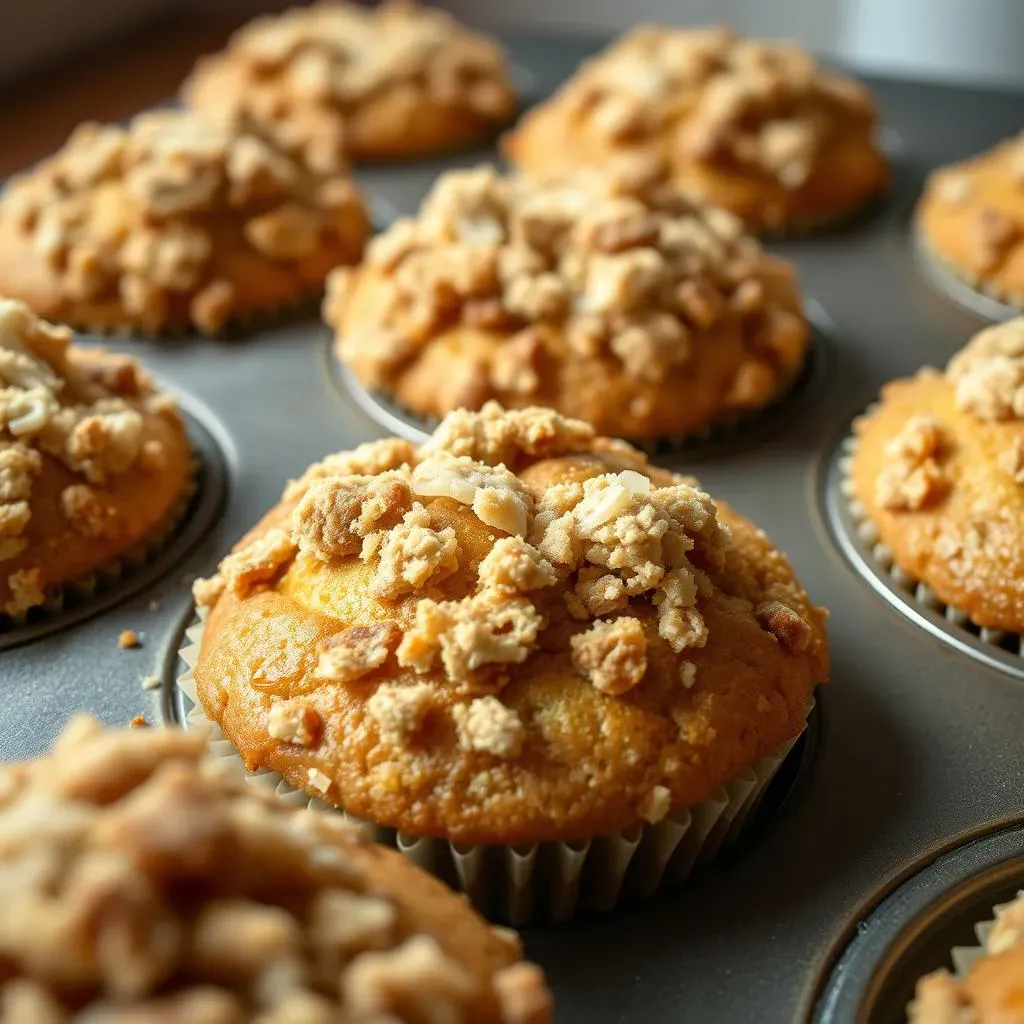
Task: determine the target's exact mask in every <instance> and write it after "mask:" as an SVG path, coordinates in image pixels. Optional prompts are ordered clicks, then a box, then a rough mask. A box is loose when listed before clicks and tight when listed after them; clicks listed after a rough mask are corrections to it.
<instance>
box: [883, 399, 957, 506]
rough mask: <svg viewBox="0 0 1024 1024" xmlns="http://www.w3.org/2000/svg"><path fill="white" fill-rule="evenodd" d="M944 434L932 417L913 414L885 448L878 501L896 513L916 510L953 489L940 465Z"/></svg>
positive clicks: (933, 502)
mask: <svg viewBox="0 0 1024 1024" xmlns="http://www.w3.org/2000/svg"><path fill="white" fill-rule="evenodd" d="M943 442H944V433H943V430H942V426H941V424H940V423H939V422H938V420H936V419H935V418H934V417H932V416H912V417H911V418H910V419H909V420H907V422H906V424H905V426H904V427H903V429H902V430H901V431H900V433H899V434H897V435H896V437H894V438H893V439H892V440H891V441H890V442H889V443H888V444H887V445H886V447H885V451H884V462H883V464H882V469H881V471H880V472H879V474H878V478H877V479H876V480H875V500H876V501H877V502H878V504H879V505H881V506H882V508H885V509H888V510H889V511H892V512H899V511H907V510H910V511H916V510H919V509H923V508H927V507H928V506H929V505H932V504H935V503H936V502H937V501H939V500H940V499H941V498H942V497H944V496H945V494H946V492H947V491H948V490H949V485H950V481H949V477H948V476H947V475H946V472H945V470H944V469H943V468H942V466H941V465H940V461H941V459H942V446H943Z"/></svg>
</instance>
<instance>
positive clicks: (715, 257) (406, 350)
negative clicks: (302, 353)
mask: <svg viewBox="0 0 1024 1024" xmlns="http://www.w3.org/2000/svg"><path fill="white" fill-rule="evenodd" d="M776 262H777V261H775V260H774V259H773V258H772V257H770V256H769V255H767V254H766V253H765V252H764V251H763V250H762V248H761V247H760V245H759V244H758V243H757V241H755V240H754V239H753V238H752V237H750V236H749V235H747V234H746V232H745V231H744V229H743V226H742V224H741V222H740V221H739V220H737V219H736V218H735V217H733V216H732V215H731V214H728V213H726V212H724V211H722V210H718V209H715V208H712V207H708V206H704V205H701V204H698V203H695V202H692V201H690V200H687V199H685V198H683V197H682V196H680V195H679V193H678V192H677V191H676V190H673V189H672V188H671V187H670V186H669V185H668V184H666V183H665V182H664V181H663V179H662V178H661V177H660V174H659V173H658V172H657V170H656V169H654V168H652V167H651V166H650V164H649V163H647V162H646V161H644V162H632V161H630V162H628V163H622V164H618V165H616V166H614V167H609V168H606V169H605V172H604V173H600V174H598V173H587V172H584V173H581V174H579V175H578V176H575V177H573V178H571V179H566V180H556V181H538V180H535V179H530V178H525V177H502V176H500V175H499V174H497V173H496V172H495V171H494V170H493V169H492V168H490V167H481V168H477V169H475V170H469V171H452V172H449V173H447V174H444V175H442V176H441V177H440V178H439V179H438V181H437V183H436V184H435V185H434V188H433V189H432V190H431V192H430V194H429V195H428V196H427V198H426V199H425V200H424V202H423V205H422V208H421V210H420V213H419V215H418V216H417V217H416V218H413V219H403V220H400V221H398V222H397V223H395V224H394V225H393V226H392V227H391V228H390V229H389V230H388V231H386V232H385V233H384V234H382V235H380V236H378V237H377V238H376V239H374V241H373V242H372V243H371V245H370V246H369V247H368V249H367V253H366V257H365V260H364V263H363V264H362V265H361V267H360V268H358V269H356V270H353V271H347V270H345V269H343V268H342V269H339V270H338V271H336V272H334V273H333V274H332V275H331V277H330V279H329V281H328V294H327V298H326V299H325V302H324V315H325V318H326V319H327V320H328V321H329V322H330V323H331V324H333V325H334V326H335V327H337V328H338V331H339V347H340V353H341V355H342V358H344V359H345V360H346V361H348V362H350V363H351V364H352V365H353V367H354V368H355V369H356V370H357V372H358V373H359V375H360V377H361V378H362V379H363V380H364V382H365V383H367V384H369V385H370V386H373V387H381V388H390V387H392V386H393V385H394V383H395V381H396V380H397V379H399V378H400V377H401V376H402V374H403V373H404V372H405V370H406V368H407V367H408V366H409V365H410V364H411V363H413V362H414V361H415V360H416V359H417V358H418V357H419V355H420V354H421V353H422V352H423V350H424V349H425V348H427V347H428V346H429V345H430V343H431V341H432V340H433V339H434V338H436V337H437V336H438V335H439V334H441V333H442V332H444V331H446V330H448V329H450V328H452V327H453V326H455V325H459V324H462V325H465V326H467V327H469V328H479V329H482V330H484V331H491V332H494V333H495V334H496V335H497V336H499V337H500V338H503V339H504V340H503V342H502V353H501V355H500V356H499V357H498V358H497V359H496V360H495V361H494V363H493V365H492V367H491V377H492V380H491V385H492V386H493V387H494V388H495V389H496V390H497V391H498V392H499V393H511V394H517V395H525V396H529V395H530V394H531V393H532V392H534V391H536V390H537V388H538V387H539V386H540V381H539V379H538V377H537V371H536V367H535V363H534V349H535V348H536V347H537V346H538V345H540V344H542V342H543V345H544V347H545V348H546V350H547V351H548V352H551V351H553V350H554V351H557V352H558V353H559V357H560V358H561V359H562V360H564V361H571V360H573V359H598V358H602V359H605V358H606V359H610V360H614V361H617V362H618V364H619V365H620V366H621V372H622V374H623V375H625V376H627V377H629V378H632V379H635V380H638V381H643V382H649V383H652V384H656V383H658V382H660V381H663V380H664V379H665V377H666V376H667V375H668V374H669V373H671V372H672V371H673V369H675V368H678V367H685V366H686V365H687V363H688V362H689V361H690V359H691V358H692V357H693V355H694V350H695V349H696V348H697V347H699V346H700V345H701V344H702V342H704V341H705V340H706V339H708V338H710V339H711V341H714V339H715V337H717V335H716V334H715V333H714V332H715V331H716V329H718V328H720V327H721V326H722V325H723V324H725V323H733V322H735V323H736V325H737V327H738V329H739V330H741V331H742V335H743V343H744V345H745V346H746V348H747V351H748V355H749V357H750V361H751V362H757V363H758V365H759V366H761V365H763V366H765V369H766V371H767V369H768V365H770V364H771V360H770V359H769V362H768V364H765V363H764V359H765V357H766V354H767V353H771V352H772V351H773V349H775V348H778V349H779V351H780V353H781V352H782V351H787V352H788V351H789V350H790V349H792V348H793V344H792V342H793V339H794V336H795V335H798V336H799V337H798V339H797V340H798V341H799V342H800V343H801V344H800V345H799V346H798V347H801V348H802V347H803V346H805V345H806V342H807V329H806V324H805V322H804V321H803V318H802V317H801V315H800V313H799V310H798V309H796V310H794V309H793V308H792V307H791V306H790V304H788V303H787V302H785V301H783V299H782V298H781V297H780V295H777V294H775V293H774V292H773V291H771V290H770V289H767V288H766V286H765V282H764V281H763V280H760V279H759V275H764V277H766V278H768V277H772V276H774V275H775V271H774V268H775V265H776ZM367 279H373V280H375V281H380V282H381V287H380V288H379V294H376V295H375V301H374V302H373V303H366V304H360V308H359V310H358V315H356V314H355V313H352V315H349V314H350V302H351V299H352V294H353V290H354V288H355V286H356V285H357V284H358V283H359V282H360V281H365V280H367ZM709 343H710V342H709ZM790 355H792V353H790ZM796 361H797V363H799V356H797V357H796ZM777 362H778V364H779V365H777V366H776V367H775V376H777V377H779V378H781V377H783V376H784V375H791V374H792V370H793V367H792V365H791V364H792V362H793V359H792V358H788V359H787V358H783V357H782V356H781V355H780V356H779V359H778V360H777ZM775 383H778V381H775ZM446 411H447V410H446Z"/></svg>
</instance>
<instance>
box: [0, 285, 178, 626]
mask: <svg viewBox="0 0 1024 1024" xmlns="http://www.w3.org/2000/svg"><path fill="white" fill-rule="evenodd" d="M70 342H71V332H70V331H69V330H68V329H67V328H66V327H54V326H53V325H52V324H49V323H47V322H46V321H44V320H40V319H38V318H37V317H36V316H35V315H34V314H33V313H32V312H31V311H30V310H29V308H28V307H27V306H25V305H24V304H23V303H20V302H14V301H11V300H8V299H3V300H0V612H2V615H0V619H2V618H3V617H4V616H6V617H7V618H8V619H13V620H20V619H23V618H24V617H25V616H26V614H27V613H28V612H29V610H30V609H32V608H34V607H36V606H37V605H41V604H44V603H47V602H49V601H50V599H55V600H59V598H60V595H61V593H62V591H63V590H64V588H66V587H68V586H72V587H73V586H81V587H88V586H89V585H90V583H91V578H90V574H91V573H92V572H93V571H94V570H96V569H99V568H100V567H102V566H105V565H107V564H108V563H110V562H111V561H113V562H117V561H118V560H120V559H124V558H126V557H128V556H129V555H130V554H135V553H137V552H138V551H139V549H140V548H144V547H146V546H147V545H151V544H159V542H160V540H162V539H163V537H164V536H165V535H166V533H167V532H168V531H169V529H170V528H171V527H172V526H173V525H174V524H175V523H176V522H177V519H178V518H179V517H180V515H181V514H182V512H183V511H184V506H185V500H186V498H187V497H188V495H189V493H190V490H191V466H190V462H191V456H190V452H189V444H188V440H187V438H186V435H185V429H184V427H183V425H182V422H181V419H180V418H179V416H178V414H177V412H176V409H175V402H174V399H173V398H171V397H170V396H169V395H166V394H161V393H160V392H158V391H157V390H156V389H155V388H154V386H153V383H152V381H151V380H150V378H149V377H148V376H147V375H146V374H145V373H144V372H143V371H142V369H141V367H140V366H139V364H138V363H137V362H136V361H135V360H134V359H130V358H128V357H127V356H121V355H115V354H114V353H111V352H106V351H104V350H103V349H97V348H88V349H83V348H77V347H75V346H73V345H71V344H70Z"/></svg>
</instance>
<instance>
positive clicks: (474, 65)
mask: <svg viewBox="0 0 1024 1024" xmlns="http://www.w3.org/2000/svg"><path fill="white" fill-rule="evenodd" d="M182 93H183V96H184V98H185V102H186V103H188V104H189V105H190V106H192V107H194V108H197V109H199V110H204V111H210V112H213V113H216V114H225V113H227V114H231V115H236V114H244V115H245V116H246V117H248V118H251V119H252V120H253V121H254V122H255V123H256V124H257V125H258V126H259V128H260V130H261V131H262V132H265V133H266V134H267V135H268V136H269V137H271V138H273V139H274V140H275V142H276V143H277V144H278V145H279V146H280V147H281V148H282V149H284V150H287V151H288V152H290V153H292V154H293V155H294V156H296V157H298V158H299V159H301V160H302V161H303V162H304V163H305V164H307V165H308V166H310V167H315V168H317V169H318V170H321V171H324V172H328V173H330V172H334V171H336V170H338V169H339V167H343V166H344V163H345V158H346V157H350V158H352V159H355V160H380V159H399V160H400V159H403V158H413V157H417V156H422V155H424V154H428V153H434V152H437V151H441V150H447V149H452V148H455V147H460V146H465V145H468V144H470V143H472V142H473V141H475V140H476V139H478V138H481V137H483V136H485V135H487V134H488V133H489V132H490V131H492V130H493V129H494V128H495V127H496V126H498V125H500V124H503V123H504V122H505V121H507V120H508V119H509V118H510V117H511V116H512V114H513V112H514V110H515V106H516V96H515V92H514V91H513V88H512V85H511V84H510V82H509V77H508V68H507V66H506V60H505V54H504V53H503V51H502V49H501V47H499V46H498V44H497V43H495V42H493V41H492V40H490V39H488V38H487V37H486V36H482V35H479V34H478V33H476V32H472V31H470V30H469V29H467V28H465V27H464V26H462V25H460V24H459V23H458V22H456V21H455V20H454V19H453V18H451V17H450V16H449V15H447V14H445V13H444V12H443V11H439V10H434V9H431V8H429V7H424V6H422V5H419V4H412V3H404V2H396V0H391V2H386V3H383V4H381V5H380V6H378V7H374V8H371V9H367V8H365V7H362V6H360V5H357V4H354V3H317V4H314V5H313V6H312V7H308V8H296V9H294V10H290V11H287V12H285V13H284V14H281V15H272V16H268V17H263V18H258V19H256V20H255V21H254V22H252V23H251V24H250V25H247V26H246V27H245V28H243V29H242V30H241V31H240V32H237V33H236V34H235V35H234V36H233V37H232V39H231V41H230V42H229V44H228V46H227V49H226V50H224V51H223V52H222V53H219V54H216V55H215V56H211V57H206V58H204V59H203V60H201V61H200V62H199V64H198V65H197V67H196V69H195V71H194V72H193V73H192V76H191V77H190V78H189V80H188V81H187V82H186V83H185V86H184V88H183V90H182Z"/></svg>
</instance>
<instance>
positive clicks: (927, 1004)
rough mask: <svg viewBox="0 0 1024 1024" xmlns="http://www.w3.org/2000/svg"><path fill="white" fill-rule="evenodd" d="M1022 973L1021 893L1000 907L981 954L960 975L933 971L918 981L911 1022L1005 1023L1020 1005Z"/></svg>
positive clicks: (1023, 911)
mask: <svg viewBox="0 0 1024 1024" xmlns="http://www.w3.org/2000/svg"><path fill="white" fill-rule="evenodd" d="M1022 979H1024V895H1022V896H1018V898H1017V899H1015V900H1014V901H1013V902H1012V903H1009V904H1007V905H1006V906H1004V907H1002V908H1001V909H1000V910H999V911H998V912H997V916H996V920H995V923H994V924H993V926H992V928H991V930H990V931H989V933H988V935H987V937H986V939H985V944H984V954H983V955H982V956H980V957H979V958H978V959H977V960H975V961H974V963H973V964H972V965H971V967H970V970H969V971H968V972H967V975H966V977H964V978H955V977H953V976H952V975H951V974H950V973H949V972H948V971H945V970H941V971H936V972H935V973H933V974H929V975H927V976H925V977H924V978H922V979H921V980H920V981H919V982H918V983H917V990H916V992H915V994H914V1001H913V1002H912V1003H911V1004H910V1007H909V1018H910V1022H911V1024H1003V1022H1006V1021H1011V1020H1013V1019H1014V1017H1015V1015H1016V1009H1015V1008H1017V1007H1019V1005H1020V998H1021V984H1022Z"/></svg>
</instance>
